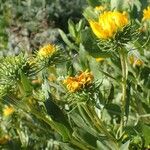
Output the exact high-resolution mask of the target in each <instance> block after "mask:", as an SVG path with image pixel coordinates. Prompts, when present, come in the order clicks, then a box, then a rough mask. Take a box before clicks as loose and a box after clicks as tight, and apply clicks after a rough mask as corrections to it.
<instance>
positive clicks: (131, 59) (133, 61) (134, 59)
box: [129, 55, 144, 67]
mask: <svg viewBox="0 0 150 150" xmlns="http://www.w3.org/2000/svg"><path fill="white" fill-rule="evenodd" d="M129 63H130V64H131V65H133V66H134V67H135V66H142V65H143V64H144V62H143V61H142V60H141V59H139V58H137V57H135V56H133V55H131V56H129Z"/></svg>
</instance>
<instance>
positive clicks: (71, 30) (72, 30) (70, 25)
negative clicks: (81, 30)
mask: <svg viewBox="0 0 150 150" xmlns="http://www.w3.org/2000/svg"><path fill="white" fill-rule="evenodd" d="M68 30H69V33H70V35H71V36H72V37H73V38H74V39H76V37H77V31H76V28H75V24H74V22H73V21H72V20H71V19H69V20H68Z"/></svg>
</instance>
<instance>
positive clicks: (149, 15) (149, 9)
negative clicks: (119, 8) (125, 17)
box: [142, 6, 150, 21]
mask: <svg viewBox="0 0 150 150" xmlns="http://www.w3.org/2000/svg"><path fill="white" fill-rule="evenodd" d="M148 19H150V6H149V7H147V9H144V11H143V18H142V21H145V20H148Z"/></svg>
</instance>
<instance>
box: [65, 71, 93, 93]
mask: <svg viewBox="0 0 150 150" xmlns="http://www.w3.org/2000/svg"><path fill="white" fill-rule="evenodd" d="M92 80H93V75H92V73H91V72H88V71H85V72H82V73H80V74H79V75H78V76H75V77H68V78H67V79H66V80H64V84H66V86H67V89H68V90H69V91H70V92H76V91H78V90H80V89H81V88H84V87H85V86H88V85H89V84H91V83H92Z"/></svg>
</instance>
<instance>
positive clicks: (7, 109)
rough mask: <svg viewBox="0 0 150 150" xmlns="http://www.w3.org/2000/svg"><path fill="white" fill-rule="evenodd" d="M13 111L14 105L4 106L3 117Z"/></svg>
mask: <svg viewBox="0 0 150 150" xmlns="http://www.w3.org/2000/svg"><path fill="white" fill-rule="evenodd" d="M14 111H15V109H14V107H12V106H6V107H5V108H4V109H3V115H4V116H5V117H7V116H9V115H11V114H12V113H13V112H14Z"/></svg>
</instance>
